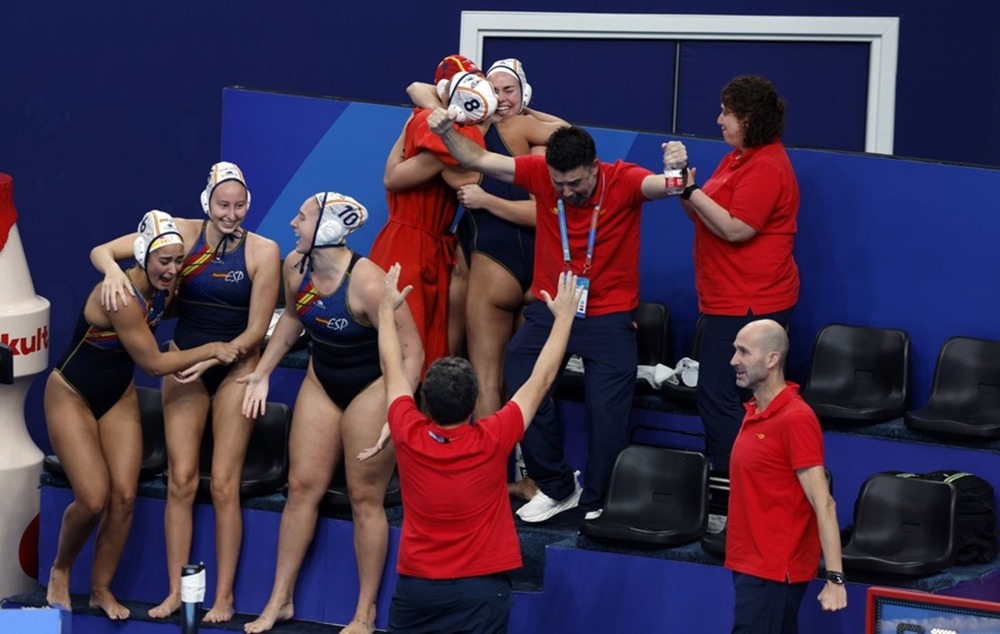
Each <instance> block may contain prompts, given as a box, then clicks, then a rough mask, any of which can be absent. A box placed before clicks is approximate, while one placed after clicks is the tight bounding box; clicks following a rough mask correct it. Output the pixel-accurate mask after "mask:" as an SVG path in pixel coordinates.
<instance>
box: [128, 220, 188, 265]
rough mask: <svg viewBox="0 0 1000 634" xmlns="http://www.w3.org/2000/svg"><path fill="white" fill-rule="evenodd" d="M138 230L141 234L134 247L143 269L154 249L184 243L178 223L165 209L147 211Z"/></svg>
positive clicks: (136, 238) (137, 259) (136, 259)
mask: <svg viewBox="0 0 1000 634" xmlns="http://www.w3.org/2000/svg"><path fill="white" fill-rule="evenodd" d="M136 231H137V232H138V233H139V235H137V236H136V237H135V243H134V244H133V245H132V249H133V252H134V254H135V261H136V262H137V263H138V264H139V266H141V267H142V268H143V269H145V268H146V259H147V258H148V257H149V254H150V253H152V252H153V251H156V250H157V249H159V248H162V247H165V246H167V245H170V244H180V245H183V244H184V239H183V238H182V237H181V233H180V231H178V229H177V223H176V222H174V218H173V216H171V215H170V214H168V213H167V212H165V211H159V210H157V209H153V210H152V211H147V212H146V213H145V214H144V215H143V216H142V220H141V221H140V222H139V227H138V229H137V230H136Z"/></svg>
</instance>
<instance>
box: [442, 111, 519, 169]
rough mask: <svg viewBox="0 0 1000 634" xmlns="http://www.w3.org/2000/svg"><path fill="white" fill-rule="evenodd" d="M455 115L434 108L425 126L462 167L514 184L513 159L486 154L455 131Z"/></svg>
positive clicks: (485, 151) (493, 153)
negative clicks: (436, 136) (438, 137)
mask: <svg viewBox="0 0 1000 634" xmlns="http://www.w3.org/2000/svg"><path fill="white" fill-rule="evenodd" d="M454 121H455V115H453V114H451V113H449V112H448V111H447V110H445V109H444V108H435V109H434V112H432V113H431V114H430V116H429V117H428V118H427V126H428V127H429V128H430V129H431V131H432V132H434V134H437V135H438V136H440V137H441V139H442V141H444V144H445V146H446V147H447V148H448V151H449V152H451V155H452V156H453V157H455V160H456V161H458V162H459V164H460V165H461V166H462V167H465V168H467V169H472V170H475V171H477V172H482V173H483V174H487V175H489V176H492V177H493V178H495V179H497V180H500V181H503V182H505V183H513V182H514V159H513V158H511V157H509V156H504V155H502V154H496V153H495V152H488V151H487V150H485V149H484V148H482V147H480V146H479V145H477V144H476V143H474V142H473V141H471V140H469V139H467V138H465V137H464V136H462V135H461V134H459V133H458V131H457V130H455V127H454Z"/></svg>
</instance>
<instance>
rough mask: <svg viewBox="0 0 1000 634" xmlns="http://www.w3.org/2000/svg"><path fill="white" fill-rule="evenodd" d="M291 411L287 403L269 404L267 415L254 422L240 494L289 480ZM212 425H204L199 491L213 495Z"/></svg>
mask: <svg viewBox="0 0 1000 634" xmlns="http://www.w3.org/2000/svg"><path fill="white" fill-rule="evenodd" d="M291 417H292V416H291V410H290V409H289V408H288V406H287V405H285V404H284V403H270V402H269V403H267V406H266V408H265V410H264V414H263V415H262V416H259V417H258V418H257V420H256V421H255V422H254V427H253V431H252V432H251V434H250V443H249V444H248V445H247V455H246V459H245V460H244V461H243V472H242V474H241V475H240V496H241V497H253V496H257V495H266V494H268V493H271V492H274V491H278V490H279V489H281V487H282V485H283V484H284V483H285V482H286V481H287V479H288V427H289V423H290V420H291ZM213 445H214V442H213V439H212V425H211V422H209V424H208V425H206V426H205V434H204V435H203V436H202V441H201V455H200V464H199V471H200V481H199V484H198V492H199V494H200V495H201V496H202V497H204V496H210V495H211V487H212V447H213Z"/></svg>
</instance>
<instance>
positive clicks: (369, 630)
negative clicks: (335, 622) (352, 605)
mask: <svg viewBox="0 0 1000 634" xmlns="http://www.w3.org/2000/svg"><path fill="white" fill-rule="evenodd" d="M367 612H368V613H367V614H358V613H355V615H354V618H353V619H351V622H350V623H348V624H347V625H346V626H345V627H344V629H342V630H340V634H373V632H374V631H375V604H372V605H370V606H368V610H367Z"/></svg>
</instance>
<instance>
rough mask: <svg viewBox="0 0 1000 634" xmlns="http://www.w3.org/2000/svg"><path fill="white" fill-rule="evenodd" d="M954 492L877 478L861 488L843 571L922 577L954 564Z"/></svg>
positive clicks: (917, 481)
mask: <svg viewBox="0 0 1000 634" xmlns="http://www.w3.org/2000/svg"><path fill="white" fill-rule="evenodd" d="M955 498H956V490H955V487H954V486H952V485H951V484H949V483H947V482H936V481H933V480H925V479H922V478H907V477H899V476H896V475H893V474H890V473H878V474H875V475H873V476H871V477H870V478H868V479H867V480H865V482H864V484H862V485H861V491H860V493H859V494H858V500H857V503H856V504H855V506H854V530H853V532H852V534H851V539H850V541H849V542H848V543H847V544H845V545H844V548H843V555H842V556H843V560H844V568H845V569H846V570H847V571H848V572H850V571H852V570H853V571H868V572H876V573H887V574H892V575H898V576H907V577H920V576H925V575H932V574H936V573H938V572H941V571H942V570H944V569H945V568H948V567H950V566H952V565H953V564H954V563H955V551H954V524H955Z"/></svg>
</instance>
